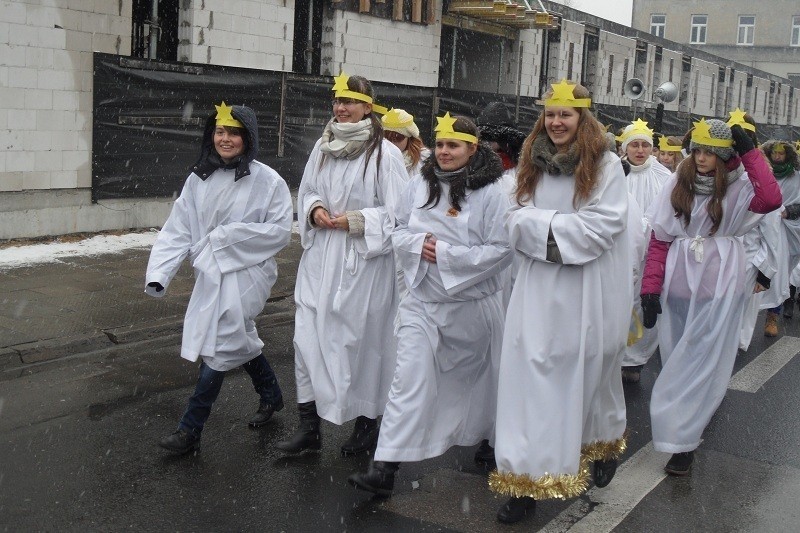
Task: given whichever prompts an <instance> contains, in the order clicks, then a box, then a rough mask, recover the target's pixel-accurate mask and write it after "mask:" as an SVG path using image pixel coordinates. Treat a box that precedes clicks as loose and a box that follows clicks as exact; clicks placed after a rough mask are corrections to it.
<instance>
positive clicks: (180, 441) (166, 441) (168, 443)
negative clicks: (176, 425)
mask: <svg viewBox="0 0 800 533" xmlns="http://www.w3.org/2000/svg"><path fill="white" fill-rule="evenodd" d="M158 445H159V446H161V447H162V448H164V449H166V450H169V451H171V452H174V453H177V454H178V455H183V454H185V453H189V452H191V451H194V450H199V449H200V437H195V436H194V435H192V434H191V433H189V432H188V431H186V430H184V429H179V430H178V431H176V432H175V433H173V434H171V435H167V436H166V437H163V438H162V439H161V440H160V441H158Z"/></svg>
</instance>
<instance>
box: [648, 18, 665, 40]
mask: <svg viewBox="0 0 800 533" xmlns="http://www.w3.org/2000/svg"><path fill="white" fill-rule="evenodd" d="M666 29H667V16H666V15H663V14H658V15H655V14H654V15H650V34H652V35H655V36H656V37H664V33H665V32H666Z"/></svg>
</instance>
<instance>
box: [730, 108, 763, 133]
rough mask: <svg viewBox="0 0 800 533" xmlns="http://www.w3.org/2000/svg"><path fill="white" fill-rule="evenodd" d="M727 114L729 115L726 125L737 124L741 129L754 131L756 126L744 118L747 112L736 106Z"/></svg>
mask: <svg viewBox="0 0 800 533" xmlns="http://www.w3.org/2000/svg"><path fill="white" fill-rule="evenodd" d="M728 114H729V115H730V116H731V118H729V119H728V122H727V124H728V126H735V125H737V124H738V125H739V126H741V127H742V128H743V129H746V130H750V131H756V127H755V126H753V125H752V124H750V123H749V122H747V121H746V120H745V119H744V116H745V114H747V112H746V111H742V110H741V109H739V108H738V107H737V108H736V110H735V111H730V112H729V113H728Z"/></svg>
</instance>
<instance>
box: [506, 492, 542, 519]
mask: <svg viewBox="0 0 800 533" xmlns="http://www.w3.org/2000/svg"><path fill="white" fill-rule="evenodd" d="M534 512H536V500H534V499H533V498H531V497H530V496H523V497H521V498H514V497H512V498H510V499H509V500H508V501H507V502H506V503H504V504H503V506H502V507H501V508H500V510H499V511H497V520H498V521H500V522H502V523H504V524H515V523H517V522H519V521H520V520H522V519H523V518H525V517H526V516H527V515H531V516H533V513H534Z"/></svg>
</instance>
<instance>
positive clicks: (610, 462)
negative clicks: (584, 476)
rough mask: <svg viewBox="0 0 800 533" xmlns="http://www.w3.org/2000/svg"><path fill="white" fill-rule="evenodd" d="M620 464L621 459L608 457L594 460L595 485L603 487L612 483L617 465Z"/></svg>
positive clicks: (593, 475)
mask: <svg viewBox="0 0 800 533" xmlns="http://www.w3.org/2000/svg"><path fill="white" fill-rule="evenodd" d="M618 465H619V461H617V460H616V459H607V460H605V461H595V462H594V473H593V474H592V477H594V485H595V487H600V488H603V487H605V486H607V485H608V484H609V483H611V480H612V479H614V474H616V473H617V466H618Z"/></svg>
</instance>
